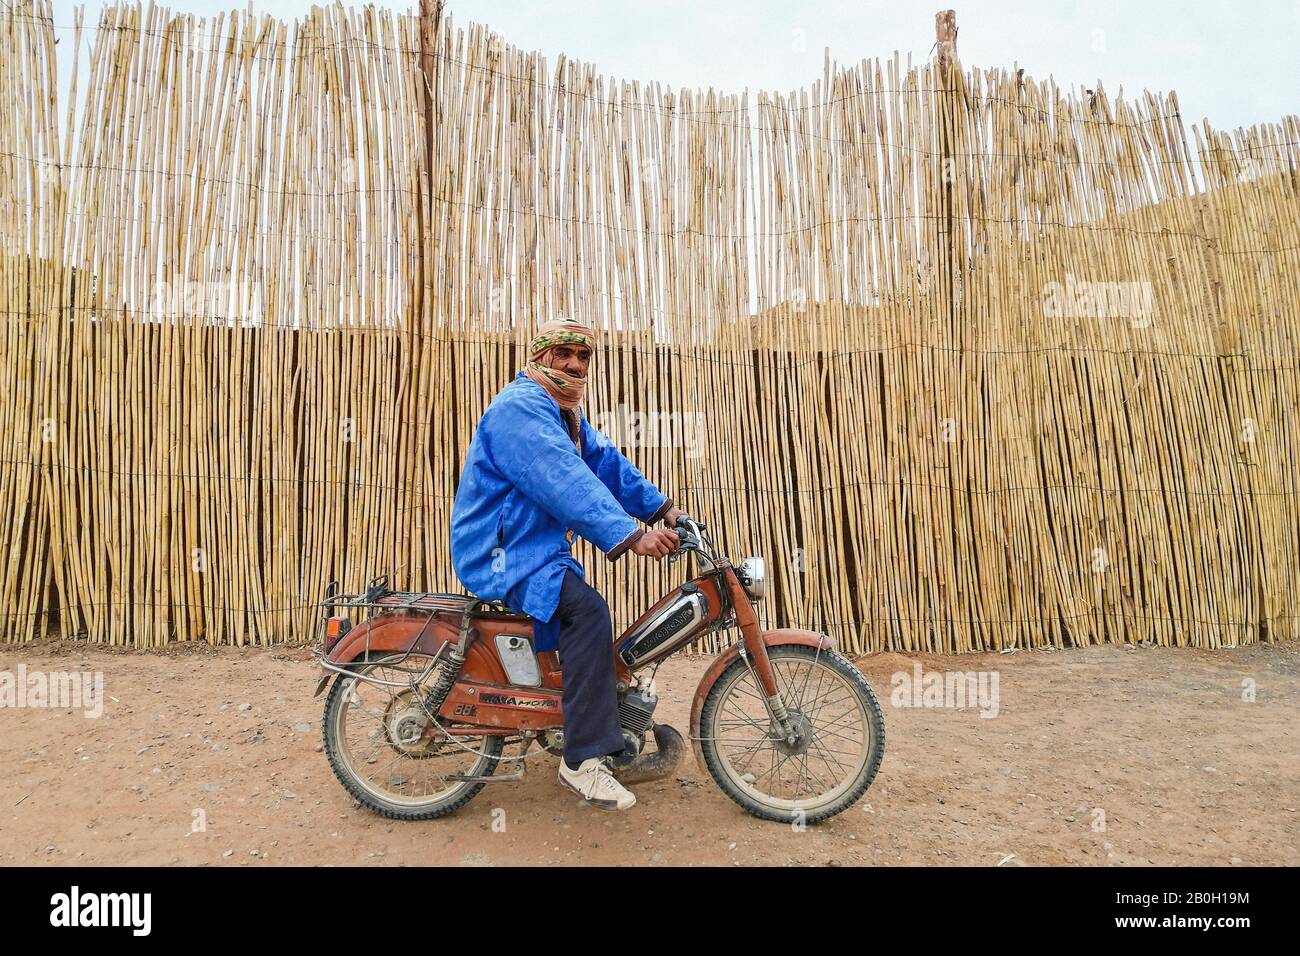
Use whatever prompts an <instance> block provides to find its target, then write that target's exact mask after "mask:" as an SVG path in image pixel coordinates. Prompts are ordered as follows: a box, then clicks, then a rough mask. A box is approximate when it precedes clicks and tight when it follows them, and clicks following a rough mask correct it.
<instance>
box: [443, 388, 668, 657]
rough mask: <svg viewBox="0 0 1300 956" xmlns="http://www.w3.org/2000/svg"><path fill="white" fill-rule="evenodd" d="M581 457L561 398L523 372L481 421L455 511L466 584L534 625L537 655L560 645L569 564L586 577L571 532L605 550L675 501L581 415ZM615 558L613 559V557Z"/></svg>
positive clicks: (457, 561)
mask: <svg viewBox="0 0 1300 956" xmlns="http://www.w3.org/2000/svg"><path fill="white" fill-rule="evenodd" d="M580 419H581V420H580V427H581V430H582V431H581V435H582V452H581V454H579V452H578V448H577V446H576V445H575V444H574V442H573V438H572V437H571V436H570V434H569V429H568V426H567V424H566V423H565V419H564V416H563V414H562V413H561V411H560V406H559V404H558V403H557V402H556V401H555V400H554V399H553V398H551V396H550V395H548V394H547V393H546V390H545V389H543V388H542V386H540V385H538V384H537V383H536V382H534V381H533V380H532V379H530V378H529V377H528V376H527V375H525V374H524V373H523V372H522V371H521V372H519V373H518V374H517V375H516V376H515V378H514V380H513V381H512V382H510V384H509V385H507V386H506V387H505V388H503V389H502V390H501V391H500V392H499V393H497V396H496V397H495V398H494V399H493V400H492V402H491V404H489V405H488V407H487V410H486V411H485V412H484V413H483V417H482V418H481V419H479V423H478V428H477V429H476V430H475V432H474V439H473V441H471V442H470V445H469V450H468V452H466V455H465V467H464V468H463V469H462V470H461V475H460V485H459V486H458V487H457V489H456V501H455V504H454V505H453V506H452V511H451V562H452V567H453V568H454V569H455V571H456V576H457V577H458V578H459V579H460V582H461V584H463V585H464V586H465V588H466V589H467V590H468V591H470V592H471V593H473V594H475V595H477V596H478V597H479V598H481V599H482V600H485V601H501V602H502V603H504V604H505V605H507V606H508V607H511V608H514V609H516V610H519V611H523V612H524V613H525V614H528V615H529V616H530V617H532V618H533V620H534V622H535V635H536V647H537V650H539V651H550V650H555V649H556V647H557V646H558V643H559V641H558V638H559V619H558V618H555V608H556V605H557V604H559V600H560V585H561V584H562V583H563V580H564V572H565V569H566V568H572V569H573V571H574V573H576V574H577V575H579V576H580V577H583V578H584V579H585V577H586V575H585V573H584V571H583V568H582V565H581V564H579V563H578V560H577V559H576V558H575V557H574V556H573V552H572V551H571V543H570V541H569V540H567V538H566V531H567V530H568V529H572V530H573V531H574V532H576V533H577V534H579V535H581V536H582V537H584V538H586V539H587V540H588V541H590V542H591V543H592V544H594V545H595V546H596V547H598V548H600V550H601V551H604V552H605V553H606V554H609V553H610V552H611V551H613V550H614V549H616V548H617V547H618V546H619V545H620V544H622V543H624V542H625V541H627V539H628V538H629V537H631V536H632V534H633V533H634V532H636V531H637V530H638V528H637V525H636V522H635V521H634V520H633V517H635V518H639V519H640V520H642V521H645V522H647V523H648V522H651V521H655V520H657V519H658V518H660V517H662V515H663V513H664V512H666V511H667V510H668V507H669V506H670V505H671V499H669V498H667V497H666V496H665V495H664V494H663V492H661V491H659V489H658V488H656V487H655V486H654V485H653V484H651V483H650V482H649V481H648V480H646V478H645V476H644V475H642V474H641V472H640V471H638V470H637V469H636V467H635V466H634V465H633V464H632V463H631V462H630V461H628V460H627V458H625V457H624V456H623V454H622V452H620V451H619V450H618V448H617V447H616V446H615V445H614V444H613V443H612V442H611V441H610V440H609V438H608V436H606V435H605V434H603V433H602V432H599V431H597V430H596V429H595V428H593V427H592V426H591V424H590V423H589V422H588V421H587V418H586V416H585V415H581V416H580ZM617 557H618V556H617V555H616V556H615V557H614V560H617Z"/></svg>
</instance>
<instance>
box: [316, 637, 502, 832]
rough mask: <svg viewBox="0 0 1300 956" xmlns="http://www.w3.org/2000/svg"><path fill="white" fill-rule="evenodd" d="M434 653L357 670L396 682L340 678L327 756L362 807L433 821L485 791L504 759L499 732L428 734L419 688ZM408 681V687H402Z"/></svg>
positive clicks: (332, 696) (327, 729) (328, 706)
mask: <svg viewBox="0 0 1300 956" xmlns="http://www.w3.org/2000/svg"><path fill="white" fill-rule="evenodd" d="M428 663H429V658H428V657H425V656H423V655H416V654H412V655H410V656H409V657H408V656H405V655H402V654H389V655H385V656H383V657H380V658H377V659H375V660H371V661H367V662H366V663H364V664H362V665H360V666H359V667H358V668H357V671H356V673H358V674H364V675H366V676H370V677H376V678H379V679H381V680H386V681H390V682H393V683H394V684H396V685H397V686H384V685H379V684H374V683H370V682H368V681H363V680H360V679H358V678H357V677H354V676H350V675H340V676H339V677H338V678H336V679H335V681H334V685H333V686H332V687H331V688H330V692H329V696H328V697H327V698H326V700H325V715H324V717H323V719H322V720H321V732H322V735H323V737H324V750H325V756H326V757H327V758H328V759H329V763H330V767H331V768H332V769H333V771H334V775H335V776H336V777H338V779H339V782H340V783H342V784H343V786H344V788H345V789H346V790H347V791H348V793H350V794H352V796H353V797H355V798H356V799H357V800H358V801H359V802H360V803H361V804H363V805H364V806H366V807H368V808H370V809H371V810H373V811H375V812H376V813H378V814H380V815H382V816H385V817H389V818H391V819H394V820H431V819H433V818H434V817H441V816H444V815H445V814H448V813H451V812H452V811H453V810H456V809H457V808H459V807H461V806H463V805H464V804H465V803H467V802H468V801H469V800H470V799H471V798H472V797H473V796H474V795H475V794H476V793H478V792H479V791H480V790H482V789H483V786H484V783H483V781H468V780H455V779H451V778H452V777H458V776H460V777H488V776H491V775H492V774H493V772H494V771H495V770H496V767H497V763H498V759H497V758H498V757H500V756H501V750H502V739H501V737H500V736H496V735H492V736H480V737H459V736H458V737H454V738H449V737H448V736H447V735H445V734H441V733H439V732H438V731H437V730H436V728H435V729H434V730H433V732H432V733H430V732H429V730H428V728H429V726H430V725H429V721H428V719H427V716H426V714H425V712H424V709H423V707H422V706H421V704H420V697H421V696H422V695H423V694H424V693H426V692H427V688H426V687H423V686H418V687H414V686H412V683H413V681H414V680H416V679H418V677H419V675H420V674H421V673H422V672H423V671H424V669H425V667H426V665H427V664H428ZM403 684H405V686H401V685H403Z"/></svg>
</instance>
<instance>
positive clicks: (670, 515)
mask: <svg viewBox="0 0 1300 956" xmlns="http://www.w3.org/2000/svg"><path fill="white" fill-rule="evenodd" d="M684 514H686V512H685V511H683V510H682V509H681V508H669V509H668V510H667V511H666V512H665V513H664V524H666V525H668V527H670V528H675V527H677V516H678V515H684Z"/></svg>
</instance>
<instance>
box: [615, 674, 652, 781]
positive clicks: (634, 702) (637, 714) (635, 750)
mask: <svg viewBox="0 0 1300 956" xmlns="http://www.w3.org/2000/svg"><path fill="white" fill-rule="evenodd" d="M658 703H659V698H658V696H656V694H655V691H654V685H653V684H652V683H651V682H650V681H648V680H643V681H642V683H641V684H639V685H637V687H636V688H635V689H629V690H627V691H626V692H624V693H623V694H621V695H620V696H619V699H618V722H619V725H620V726H621V727H622V728H623V752H622V753H619V754H615V755H614V758H613V763H614V766H616V767H626V766H627V765H628V764H630V763H632V762H633V761H634V760H636V758H637V757H638V756H640V754H641V748H642V747H643V746H645V735H646V731H647V730H649V729H650V724H651V723H653V722H654V712H655V705H656V704H658Z"/></svg>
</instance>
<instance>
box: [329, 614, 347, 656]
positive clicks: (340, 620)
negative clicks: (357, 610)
mask: <svg viewBox="0 0 1300 956" xmlns="http://www.w3.org/2000/svg"><path fill="white" fill-rule="evenodd" d="M350 630H352V622H351V621H349V620H348V619H347V618H346V617H329V618H326V619H325V653H326V654H328V653H329V652H330V651H332V650H334V645H335V644H337V643H338V642H339V638H340V637H342V636H343V635H344V634H346V633H347V632H348V631H350Z"/></svg>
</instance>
